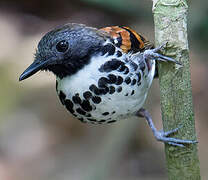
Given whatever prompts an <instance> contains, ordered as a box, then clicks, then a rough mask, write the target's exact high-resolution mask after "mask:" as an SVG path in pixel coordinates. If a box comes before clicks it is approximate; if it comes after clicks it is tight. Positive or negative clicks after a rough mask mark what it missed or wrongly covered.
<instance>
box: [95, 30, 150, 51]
mask: <svg viewBox="0 0 208 180" xmlns="http://www.w3.org/2000/svg"><path fill="white" fill-rule="evenodd" d="M99 31H105V32H106V33H108V35H109V36H110V37H111V39H112V42H113V43H114V44H115V45H116V46H117V47H119V48H121V49H122V50H123V52H125V53H128V52H132V53H136V52H142V51H144V50H145V49H151V48H153V44H152V43H150V42H149V41H148V40H146V38H145V37H143V36H142V35H141V34H139V33H137V32H136V31H134V30H133V29H131V28H129V27H126V26H111V27H104V28H101V29H100V30H99Z"/></svg>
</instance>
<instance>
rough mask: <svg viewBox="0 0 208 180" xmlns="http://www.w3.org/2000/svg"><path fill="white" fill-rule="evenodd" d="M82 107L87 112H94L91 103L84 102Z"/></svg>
mask: <svg viewBox="0 0 208 180" xmlns="http://www.w3.org/2000/svg"><path fill="white" fill-rule="evenodd" d="M81 107H82V109H84V110H85V111H87V112H89V111H92V106H91V105H90V102H89V101H88V100H83V101H82V103H81Z"/></svg>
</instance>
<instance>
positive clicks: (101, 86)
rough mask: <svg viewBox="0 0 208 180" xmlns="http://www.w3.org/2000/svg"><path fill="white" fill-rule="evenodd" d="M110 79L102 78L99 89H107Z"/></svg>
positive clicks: (99, 81)
mask: <svg viewBox="0 0 208 180" xmlns="http://www.w3.org/2000/svg"><path fill="white" fill-rule="evenodd" d="M108 81H109V80H108V79H107V78H106V77H101V78H100V79H99V80H98V87H99V88H105V87H106V85H107V84H108Z"/></svg>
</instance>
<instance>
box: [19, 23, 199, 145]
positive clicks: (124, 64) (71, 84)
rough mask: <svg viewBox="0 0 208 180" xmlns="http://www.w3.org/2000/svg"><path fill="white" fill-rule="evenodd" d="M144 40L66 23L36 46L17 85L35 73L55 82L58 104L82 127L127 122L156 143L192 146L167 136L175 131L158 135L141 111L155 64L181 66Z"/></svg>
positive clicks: (127, 32) (117, 30)
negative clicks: (141, 121) (134, 120)
mask: <svg viewBox="0 0 208 180" xmlns="http://www.w3.org/2000/svg"><path fill="white" fill-rule="evenodd" d="M164 46H165V45H164V44H163V45H161V46H159V47H156V48H155V47H154V45H153V43H151V42H150V41H148V40H147V39H146V38H145V37H144V36H143V35H141V34H139V33H137V32H136V31H134V30H133V29H131V28H129V27H127V26H109V27H104V28H100V29H98V28H94V27H88V26H86V25H84V24H77V23H68V24H64V25H61V26H58V27H56V28H54V29H52V30H51V31H49V32H48V33H46V34H45V35H44V36H43V37H42V39H41V40H40V41H39V43H38V47H37V49H36V52H35V57H34V61H33V63H32V64H31V65H30V66H29V67H28V68H27V69H26V70H25V71H24V72H23V73H22V74H21V75H20V77H19V81H22V80H24V79H27V78H28V77H30V76H32V75H33V74H35V73H36V72H38V71H50V72H52V73H53V74H54V75H55V76H56V92H57V94H58V97H59V99H60V102H61V104H62V105H63V106H64V107H65V108H66V109H67V110H68V111H69V112H70V113H71V114H72V115H73V116H75V117H76V118H77V119H78V120H80V121H81V122H83V123H91V124H109V123H114V122H117V121H118V120H121V119H129V117H131V116H138V117H143V118H145V119H146V120H147V123H148V125H149V126H150V128H151V130H152V132H153V135H154V136H155V138H156V139H157V140H158V141H162V142H164V143H167V144H170V145H173V146H179V147H184V146H185V145H187V144H193V143H196V141H195V140H183V139H177V138H173V137H169V136H170V135H172V134H174V133H175V132H177V131H178V130H179V129H180V128H181V126H179V127H178V128H175V129H172V130H169V131H163V130H160V131H159V130H157V129H156V127H155V126H154V123H153V120H152V117H151V115H150V114H149V112H148V111H147V110H146V109H144V108H143V104H144V102H145V99H146V97H147V94H148V90H149V88H150V86H151V84H152V81H153V79H154V77H155V76H156V74H157V61H165V62H168V63H175V64H176V65H181V63H180V62H178V61H176V60H174V59H173V58H171V57H167V56H165V55H162V54H161V53H159V51H160V50H161V49H162V48H164Z"/></svg>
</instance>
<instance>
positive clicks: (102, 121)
mask: <svg viewBox="0 0 208 180" xmlns="http://www.w3.org/2000/svg"><path fill="white" fill-rule="evenodd" d="M98 122H99V123H104V122H106V120H105V119H102V120H100V121H98Z"/></svg>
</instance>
